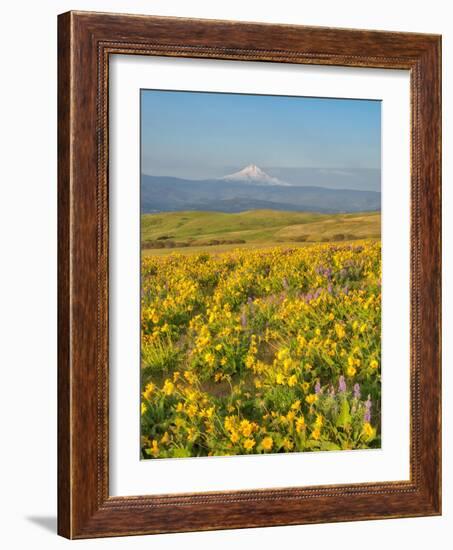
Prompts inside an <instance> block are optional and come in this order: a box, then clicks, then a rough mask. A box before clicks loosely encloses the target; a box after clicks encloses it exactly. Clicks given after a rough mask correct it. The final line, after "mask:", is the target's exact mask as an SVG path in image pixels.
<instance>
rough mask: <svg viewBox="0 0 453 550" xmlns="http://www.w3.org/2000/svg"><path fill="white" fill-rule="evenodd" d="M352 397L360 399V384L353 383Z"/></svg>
mask: <svg viewBox="0 0 453 550" xmlns="http://www.w3.org/2000/svg"><path fill="white" fill-rule="evenodd" d="M354 398H355V399H360V384H354Z"/></svg>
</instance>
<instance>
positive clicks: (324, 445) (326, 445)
mask: <svg viewBox="0 0 453 550" xmlns="http://www.w3.org/2000/svg"><path fill="white" fill-rule="evenodd" d="M321 451H341V447H339V446H338V445H337V444H336V443H332V442H331V441H322V442H321Z"/></svg>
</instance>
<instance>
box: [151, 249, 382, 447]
mask: <svg viewBox="0 0 453 550" xmlns="http://www.w3.org/2000/svg"><path fill="white" fill-rule="evenodd" d="M141 302H142V304H141V305H142V313H141V331H142V367H141V383H142V394H141V436H142V441H141V453H142V458H167V457H189V456H214V455H235V454H249V453H276V452H291V451H298V452H300V451H324V450H342V449H364V448H375V447H379V446H380V388H381V385H380V327H381V247H380V243H379V242H375V241H362V242H356V243H354V244H341V245H338V244H333V243H330V244H320V245H313V246H302V247H294V248H284V247H278V246H277V247H274V248H269V249H260V250H250V249H248V250H247V249H242V250H240V249H238V250H234V251H231V252H224V253H220V254H215V253H210V252H206V253H202V254H198V255H183V254H172V255H169V256H165V257H157V256H148V257H144V258H143V260H142V297H141Z"/></svg>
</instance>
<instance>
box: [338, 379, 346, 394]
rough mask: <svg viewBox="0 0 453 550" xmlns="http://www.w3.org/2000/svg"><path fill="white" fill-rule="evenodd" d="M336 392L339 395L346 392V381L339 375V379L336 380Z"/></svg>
mask: <svg viewBox="0 0 453 550" xmlns="http://www.w3.org/2000/svg"><path fill="white" fill-rule="evenodd" d="M338 391H339V392H340V393H343V392H345V391H346V381H345V379H344V376H343V375H341V376H340V379H339V380H338Z"/></svg>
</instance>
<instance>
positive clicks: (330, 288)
mask: <svg viewBox="0 0 453 550" xmlns="http://www.w3.org/2000/svg"><path fill="white" fill-rule="evenodd" d="M332 290H333V286H332V283H329V284H328V285H327V292H328V293H329V294H332Z"/></svg>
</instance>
